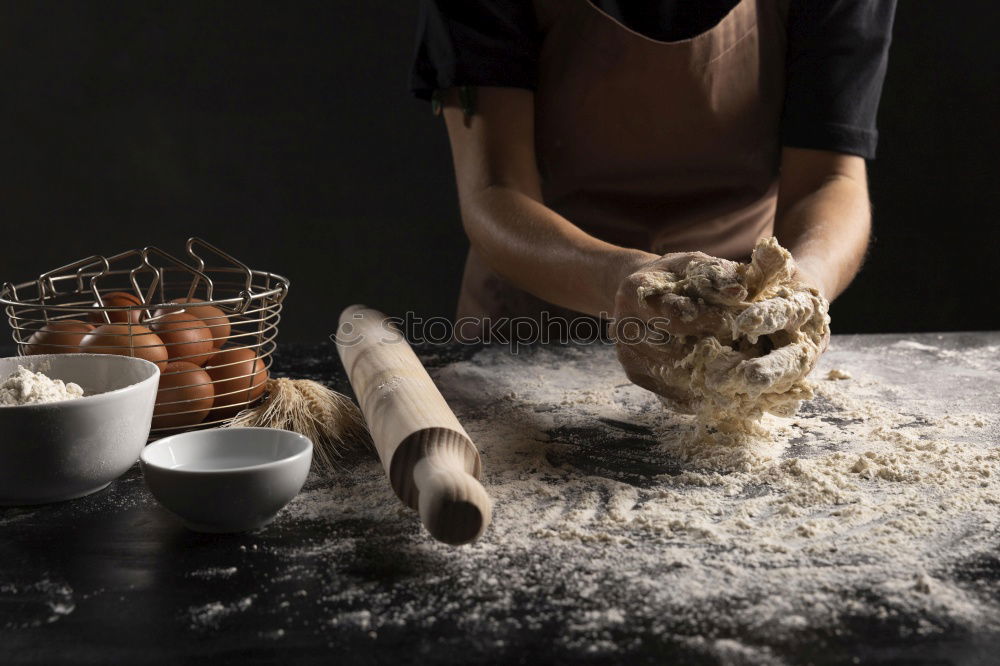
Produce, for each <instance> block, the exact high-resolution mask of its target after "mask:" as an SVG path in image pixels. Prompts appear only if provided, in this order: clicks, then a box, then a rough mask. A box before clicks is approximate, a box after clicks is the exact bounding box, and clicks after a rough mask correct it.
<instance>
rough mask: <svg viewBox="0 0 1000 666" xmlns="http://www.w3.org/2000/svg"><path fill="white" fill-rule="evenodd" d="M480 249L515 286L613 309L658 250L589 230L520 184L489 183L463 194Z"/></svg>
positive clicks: (552, 299)
mask: <svg viewBox="0 0 1000 666" xmlns="http://www.w3.org/2000/svg"><path fill="white" fill-rule="evenodd" d="M462 221H463V224H464V226H465V230H466V233H467V234H468V236H469V240H470V242H471V243H472V245H473V247H474V248H475V249H476V251H477V252H478V253H479V254H480V255H482V257H483V258H484V259H485V260H486V262H487V264H488V265H489V266H490V267H491V268H492V269H493V270H494V271H496V272H497V273H498V274H499V275H500V276H501V277H503V278H504V279H505V280H507V281H508V282H510V283H511V284H513V285H514V286H516V287H518V288H520V289H524V290H525V291H527V292H529V293H531V294H533V295H535V296H537V297H538V298H541V299H542V300H545V301H548V302H549V303H554V304H555V305H559V306H561V307H565V308H569V309H571V310H576V311H578V312H584V313H587V314H591V315H599V314H601V313H611V312H612V310H613V307H614V297H615V292H616V290H617V288H618V285H619V283H620V282H621V280H622V279H623V278H624V277H625V276H626V275H628V274H629V273H631V272H633V271H634V270H635V269H636V268H638V266H640V265H641V264H643V263H646V262H648V261H651V260H652V259H655V255H652V254H649V253H647V252H642V251H640V250H633V249H626V248H622V247H619V246H617V245H612V244H611V243H606V242H604V241H601V240H599V239H597V238H594V237H593V236H591V235H589V234H587V233H586V232H584V231H583V230H581V229H580V228H579V227H577V226H575V225H574V224H572V223H571V222H569V221H568V220H566V219H565V218H563V217H562V216H560V215H559V214H557V213H556V212H554V211H553V210H551V209H550V208H548V207H546V206H545V205H544V204H542V203H541V202H540V201H538V200H537V199H535V198H532V197H531V196H528V195H527V194H524V193H523V192H521V191H519V190H518V189H515V188H512V187H506V186H504V185H500V184H491V185H485V186H482V187H480V188H478V189H477V190H476V191H475V192H465V194H464V196H462Z"/></svg>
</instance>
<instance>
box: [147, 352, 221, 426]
mask: <svg viewBox="0 0 1000 666" xmlns="http://www.w3.org/2000/svg"><path fill="white" fill-rule="evenodd" d="M211 382H212V378H211V377H209V375H208V373H207V372H205V371H204V370H202V369H201V368H199V367H198V366H197V365H195V364H193V363H186V362H185V361H174V362H173V363H168V364H167V369H166V370H164V371H163V372H162V373H161V374H160V388H159V390H158V391H157V393H156V408H155V409H154V410H153V427H154V428H184V427H187V426H193V425H197V424H199V423H201V422H202V421H204V420H205V417H206V416H208V412H209V411H211V409H212V401H213V398H214V397H215V389H214V388H212V383H211Z"/></svg>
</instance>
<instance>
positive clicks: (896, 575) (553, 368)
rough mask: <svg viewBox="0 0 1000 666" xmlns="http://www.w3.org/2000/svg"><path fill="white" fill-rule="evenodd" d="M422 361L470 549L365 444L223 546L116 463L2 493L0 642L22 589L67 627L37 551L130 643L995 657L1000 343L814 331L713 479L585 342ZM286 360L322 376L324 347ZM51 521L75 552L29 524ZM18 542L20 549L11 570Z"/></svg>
mask: <svg viewBox="0 0 1000 666" xmlns="http://www.w3.org/2000/svg"><path fill="white" fill-rule="evenodd" d="M423 358H424V359H425V361H426V362H427V363H428V365H429V366H430V367H431V368H432V370H431V373H432V376H434V377H435V379H436V380H437V381H438V382H439V384H440V386H441V389H442V392H443V393H444V394H445V396H446V398H448V399H449V401H450V402H451V404H452V406H453V407H454V409H455V411H456V413H457V414H458V416H459V419H460V420H461V421H462V422H463V424H464V425H465V427H466V429H467V430H468V432H469V434H470V435H471V436H472V437H473V439H474V440H475V441H476V443H477V445H478V446H479V448H480V451H481V453H482V458H483V469H484V485H485V486H486V488H487V490H488V492H489V493H490V494H491V496H492V497H493V498H494V500H495V502H496V506H495V511H494V522H493V525H492V526H491V528H490V529H489V530H488V531H487V533H486V535H485V536H484V537H483V538H482V539H481V540H480V541H479V542H477V543H476V544H474V545H472V546H469V547H463V548H457V549H456V548H451V547H448V546H444V545H442V544H438V543H435V542H433V541H431V540H430V539H429V537H428V536H427V535H426V533H425V532H423V531H422V530H421V529H420V528H419V523H418V519H417V517H416V516H415V514H414V513H413V512H412V511H409V510H407V509H405V508H403V507H402V506H401V505H400V504H399V502H398V500H396V498H395V497H394V496H393V494H392V491H391V489H390V488H389V484H388V482H387V480H386V479H385V476H384V473H383V472H382V469H381V467H380V466H379V465H378V463H377V461H375V460H374V458H373V457H371V456H369V455H365V454H348V455H347V456H346V457H345V458H344V462H343V465H344V467H343V470H342V471H341V472H339V473H338V474H337V475H336V476H335V477H334V478H332V479H326V480H319V479H315V478H314V479H311V480H310V481H309V483H308V484H307V487H306V489H305V490H304V492H303V493H302V494H301V495H300V496H299V497H298V498H296V500H294V501H293V503H292V504H291V505H290V506H289V507H288V508H287V509H285V510H284V511H283V512H282V513H281V514H280V515H279V517H278V519H277V520H276V521H275V522H274V523H273V524H272V525H270V526H268V527H267V528H264V529H262V530H259V531H257V532H254V533H251V534H247V535H241V536H236V537H232V538H218V537H205V536H197V535H192V534H190V533H187V532H185V531H184V530H183V529H181V528H179V527H178V526H177V525H176V523H175V522H173V521H172V519H171V518H170V517H169V516H168V515H166V514H165V512H163V510H162V509H160V508H159V507H157V506H156V505H155V503H153V501H152V500H151V499H150V498H149V496H148V493H146V492H145V491H144V490H143V489H142V486H141V481H140V480H138V479H137V478H136V477H135V476H134V475H133V476H130V477H129V478H127V479H125V480H123V481H120V482H118V483H117V484H115V485H114V486H113V487H112V489H111V491H109V493H105V494H103V495H97V496H93V497H92V498H87V499H85V500H81V501H80V502H78V503H66V504H63V505H54V506H52V507H47V508H40V509H30V510H25V509H9V510H5V511H0V529H2V530H4V534H5V536H8V537H11V538H10V539H8V540H7V541H6V543H3V544H0V556H2V557H3V558H4V561H5V562H8V563H12V564H11V566H10V567H9V568H8V570H7V571H6V572H5V573H4V574H2V575H3V576H6V577H8V579H7V580H0V585H3V584H7V585H8V586H9V587H8V589H14V588H16V589H17V590H22V592H19V593H18V594H19V595H20V596H16V595H15V597H14V598H13V601H14V602H17V603H21V604H22V606H21V608H22V609H23V611H24V612H21V613H20V614H19V615H18V617H19V618H20V619H19V620H18V621H17V622H16V623H13V624H7V625H6V626H7V628H8V629H9V630H10V631H9V632H0V634H2V636H0V637H2V638H3V639H4V640H6V641H13V642H14V643H12V644H14V645H17V644H20V645H24V644H25V641H28V640H30V637H31V636H32V635H33V634H32V633H31V632H30V631H24V630H23V629H21V627H24V626H31V623H32V622H33V621H34V619H35V616H34V615H31V613H30V612H28V611H29V610H30V609H35V606H29V605H28V604H27V599H28V597H29V593H30V595H34V596H33V597H32V598H35V597H38V596H39V595H41V596H44V602H46V603H40V604H39V605H38V607H37V609H36V610H37V613H36V615H37V619H38V620H39V621H40V622H41V623H48V622H52V623H53V624H54V625H55V626H56V627H59V626H60V623H62V622H64V619H62V618H59V619H56V620H51V619H50V618H52V617H55V614H54V613H53V611H52V609H51V603H52V602H59V603H62V601H63V596H65V595H63V596H60V594H62V593H59V594H56V593H55V592H51V591H46V592H45V593H44V595H42V593H41V592H39V591H38V589H40V588H38V586H37V585H36V586H35V587H32V585H31V584H32V582H33V580H32V579H31V578H30V577H29V573H30V571H36V570H37V574H36V575H37V577H38V579H39V580H41V579H42V578H43V577H44V579H46V580H49V581H57V582H58V584H59V588H60V589H64V588H65V589H72V591H73V592H72V601H73V603H74V604H75V610H74V612H73V614H72V615H71V617H72V618H73V619H74V623H75V624H72V625H67V629H66V631H70V630H72V627H74V626H87V625H86V624H85V618H88V617H92V618H93V626H98V627H99V626H108V625H109V623H110V624H112V625H113V626H114V627H115V633H116V636H119V637H120V638H119V639H118V640H122V641H127V640H129V638H128V637H129V636H132V635H135V636H137V637H143V638H142V639H141V641H140V639H139V638H137V639H136V641H137V642H141V645H137V650H139V649H146V650H148V649H149V647H150V646H151V645H152V644H149V643H148V641H149V640H150V639H148V638H146V637H149V636H158V637H164V636H169V637H171V639H170V641H169V645H168V646H165V647H162V649H164V650H167V653H168V654H172V653H173V652H171V651H183V652H178V653H177V654H186V655H192V654H195V655H196V654H207V653H211V654H220V652H219V650H220V649H221V648H220V645H224V646H230V649H231V650H233V651H236V650H240V649H244V650H246V649H251V648H252V649H254V650H261V649H263V650H269V649H274V650H278V651H279V653H280V654H283V655H285V656H289V655H290V657H289V658H292V657H297V656H298V657H301V656H302V655H309V654H327V655H328V654H329V653H328V652H323V651H324V649H326V650H329V649H336V650H338V651H339V652H338V653H339V654H353V655H362V656H363V655H368V656H371V661H372V662H373V663H374V662H376V661H388V660H394V661H402V662H415V661H419V662H427V663H432V662H439V663H455V664H460V663H461V664H464V663H471V662H477V661H479V662H482V661H488V662H493V663H497V662H512V661H518V660H521V661H526V662H560V663H585V662H588V661H592V660H593V661H602V662H607V661H625V662H629V663H672V662H673V663H676V662H680V661H682V662H684V663H751V664H756V663H803V662H806V661H812V662H813V663H844V662H849V661H850V659H851V657H858V658H859V659H861V660H862V663H879V662H889V661H893V662H894V663H920V662H921V661H925V662H933V661H935V660H936V663H940V662H941V661H943V660H954V661H959V662H965V663H976V662H977V660H978V661H979V662H982V663H988V657H990V656H992V655H995V652H996V650H997V649H1000V639H998V634H997V628H998V622H1000V604H998V602H997V599H998V598H1000V559H998V552H1000V550H998V549H1000V529H998V520H1000V459H998V449H997V446H998V441H1000V429H998V418H997V412H998V407H1000V404H998V393H1000V335H997V334H989V335H987V334H981V335H964V336H963V335H949V336H944V337H942V338H940V339H939V338H937V337H935V336H927V335H925V336H860V337H848V338H834V341H833V343H832V344H831V350H830V352H829V353H828V354H826V355H825V356H824V357H823V359H822V361H821V363H820V365H819V367H818V368H817V370H816V372H815V373H814V375H813V378H814V379H815V381H816V384H817V387H818V389H817V397H816V398H815V399H814V400H812V401H810V402H807V403H805V404H804V405H803V408H802V410H800V413H799V414H798V415H797V416H796V417H795V418H793V419H781V418H778V417H767V418H768V425H769V427H772V428H773V429H774V432H775V433H776V434H777V437H776V438H775V441H774V442H772V444H771V445H769V446H770V447H771V448H770V449H768V450H766V451H764V450H760V451H753V450H749V451H747V452H746V456H745V457H744V458H743V459H742V460H741V461H736V462H739V465H733V468H742V470H743V471H737V472H732V473H727V474H712V473H706V472H705V471H704V469H702V468H701V467H699V468H694V467H692V466H690V465H686V464H684V463H682V462H681V457H680V456H679V455H678V449H677V447H679V446H681V444H680V443H681V442H682V441H683V435H684V434H685V432H687V431H688V430H689V429H690V428H691V427H692V425H691V422H690V417H678V416H675V415H673V414H671V413H669V412H665V411H664V409H663V408H662V406H661V405H660V403H659V401H658V400H657V399H656V398H655V396H653V395H652V394H650V393H649V392H647V391H644V390H642V389H639V388H637V387H635V386H632V385H630V384H629V383H628V382H626V381H625V379H624V376H623V374H622V372H621V370H620V368H618V366H617V363H616V362H615V359H614V352H613V350H612V349H610V348H608V347H591V348H569V349H540V350H529V351H528V352H525V353H523V354H520V355H518V356H511V355H510V354H509V353H507V352H506V350H503V349H490V350H483V351H479V352H475V353H473V352H471V351H469V352H465V351H462V350H459V351H455V350H451V351H447V352H441V353H439V354H437V355H435V354H433V353H432V354H430V355H427V354H425V355H424V356H423ZM456 358H459V360H457V361H455V360H454V359H456ZM281 361H282V363H284V364H285V365H283V366H282V367H283V368H284V369H287V368H288V367H289V365H288V364H289V360H288V357H285V358H284V359H281ZM295 368H296V374H297V375H298V376H304V377H309V378H313V379H321V380H326V381H332V382H333V383H334V385H335V387H337V388H343V384H342V383H339V382H342V377H340V376H339V375H334V374H331V373H332V372H333V371H334V369H335V368H337V366H336V362H335V361H334V360H333V355H332V350H331V351H330V353H329V354H328V355H323V356H317V357H301V358H299V359H298V360H297V361H295ZM831 370H837V371H838V372H837V373H834V376H840V375H841V374H849V375H851V378H850V379H826V377H827V376H828V375H829V374H830V371H831ZM336 371H337V372H339V369H337V370H336ZM728 462H730V463H732V462H734V461H731V460H730V461H728ZM50 526H51V529H52V530H55V531H58V532H62V533H67V534H71V535H74V536H73V538H74V539H76V540H77V543H75V544H73V547H72V548H66V549H58V548H52V547H51V546H50V544H51V543H52V542H50V541H47V540H44V539H40V538H38V537H32V536H31V535H33V534H36V533H37V532H39V531H41V530H44V529H49V527H50ZM92 531H96V532H97V534H96V536H95V545H93V546H89V547H87V546H86V544H80V543H79V541H80V540H82V539H83V536H82V535H86V534H89V533H90V532H92ZM18 535H21V536H20V537H19V536H18ZM19 538H21V539H22V541H24V543H27V542H28V541H32V542H33V541H37V542H39V549H38V550H37V552H33V553H32V560H31V561H30V563H29V560H28V559H27V558H26V557H25V553H26V552H27V551H26V550H25V549H26V548H27V546H16V545H11V544H19V543H22V541H19V540H18V539H19ZM53 538H54V537H53ZM109 544H114V545H109ZM136 544H138V545H136ZM12 548H13V549H14V550H11V549H12ZM19 548H20V550H18V549H19ZM61 551H66V552H67V553H68V552H72V553H75V555H74V559H72V560H70V561H71V562H73V564H72V565H71V566H68V567H67V566H65V565H64V564H60V562H61V561H62V560H61V559H60V558H64V557H69V555H68V554H60V552H61ZM119 552H121V556H120V561H119V560H114V558H113V557H112V555H110V554H114V553H119ZM92 553H97V554H100V555H101V558H99V559H98V558H97V556H96V555H92V557H93V558H94V559H93V560H92V562H91V563H90V564H87V565H84V564H83V563H81V562H80V561H78V560H77V559H75V557H84V558H85V557H88V554H92ZM95 563H96V565H95ZM102 563H105V564H103V565H102ZM29 565H30V566H31V567H33V568H32V569H30V571H29V570H28V569H24V568H20V569H19V568H18V567H28V566H29ZM14 572H18V573H14ZM10 577H14V578H15V579H13V580H11V579H9V578H10ZM36 582H37V581H36ZM3 589H4V588H3V587H0V595H2V594H3ZM45 589H46V590H49V588H45ZM53 589H54V588H53ZM19 600H21V601H19ZM102 600H103V603H105V606H99V604H100V603H101V601H102ZM248 600H249V601H248ZM95 607H100V608H106V609H107V611H106V613H115V612H120V613H121V615H120V616H108V615H107V614H105V615H104V616H101V615H99V614H97V613H96V612H95V611H94V610H92V609H94V608H95ZM2 608H3V605H2V604H0V609H2ZM29 616H30V617H29ZM147 625H148V626H147ZM0 626H3V625H0ZM151 627H156V629H157V630H156V631H155V632H153V631H152V630H151ZM155 640H159V639H155ZM39 645H44V643H42V642H41V641H39V643H38V645H36V646H34V647H35V648H36V649H42V648H40V647H39ZM268 646H270V647H268ZM232 653H233V654H236V652H232ZM38 654H41V653H40V652H39V653H38ZM137 654H146V653H144V652H137Z"/></svg>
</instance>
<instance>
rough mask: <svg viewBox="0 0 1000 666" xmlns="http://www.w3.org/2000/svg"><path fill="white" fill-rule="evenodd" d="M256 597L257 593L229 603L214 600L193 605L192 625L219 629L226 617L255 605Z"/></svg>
mask: <svg viewBox="0 0 1000 666" xmlns="http://www.w3.org/2000/svg"><path fill="white" fill-rule="evenodd" d="M255 597H256V595H250V596H248V597H243V598H241V599H237V600H236V601H233V602H231V603H228V604H224V603H222V602H221V601H212V602H210V603H207V604H203V605H200V606H192V607H191V608H189V609H188V618H189V619H190V622H191V627H192V628H194V629H204V628H211V629H217V628H219V626H220V625H221V623H222V621H223V620H224V619H225V618H227V617H229V616H230V615H233V614H235V613H241V612H243V611H246V610H247V609H249V608H250V607H251V606H252V605H253V600H254V598H255Z"/></svg>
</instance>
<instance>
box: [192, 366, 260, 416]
mask: <svg viewBox="0 0 1000 666" xmlns="http://www.w3.org/2000/svg"><path fill="white" fill-rule="evenodd" d="M205 369H206V370H208V374H209V375H210V376H211V377H212V381H214V382H215V409H213V410H212V414H211V415H210V416H209V418H210V419H211V420H213V421H214V420H216V419H225V418H229V417H231V416H235V415H236V414H237V413H238V412H239V411H240V410H241V409H243V405H241V404H239V403H245V402H248V401H251V400H255V399H256V398H258V397H259V396H260V395H261V394H262V393H263V392H264V384H265V383H266V382H267V368H266V367H264V362H263V360H261V359H260V358H258V356H257V354H256V352H254V350H252V349H239V348H237V349H223V350H222V351H220V352H219V353H217V354H216V355H215V356H213V357H212V359H211V360H210V361H209V362H208V365H207V366H206V368H205ZM226 394H228V395H226Z"/></svg>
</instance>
